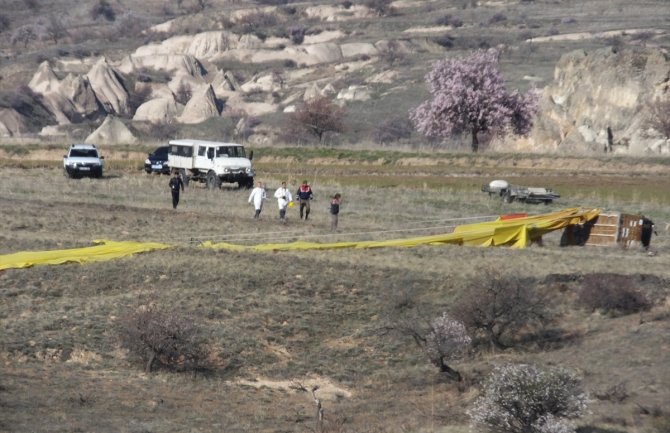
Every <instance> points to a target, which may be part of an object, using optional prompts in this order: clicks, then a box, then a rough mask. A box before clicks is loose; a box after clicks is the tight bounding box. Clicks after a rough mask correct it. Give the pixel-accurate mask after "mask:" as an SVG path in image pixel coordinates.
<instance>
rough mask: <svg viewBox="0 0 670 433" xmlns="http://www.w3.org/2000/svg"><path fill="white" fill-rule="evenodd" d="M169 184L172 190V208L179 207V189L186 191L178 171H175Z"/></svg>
mask: <svg viewBox="0 0 670 433" xmlns="http://www.w3.org/2000/svg"><path fill="white" fill-rule="evenodd" d="M168 185H169V186H170V192H172V209H177V205H178V204H179V189H180V188H181V190H182V191H184V181H182V180H181V176H179V173H178V172H176V171H175V172H174V174H173V175H172V178H171V179H170V182H169V183H168Z"/></svg>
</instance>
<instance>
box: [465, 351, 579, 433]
mask: <svg viewBox="0 0 670 433" xmlns="http://www.w3.org/2000/svg"><path fill="white" fill-rule="evenodd" d="M586 402H587V395H586V393H585V392H584V391H583V390H582V388H581V380H580V378H579V377H578V376H577V375H575V374H574V373H573V372H571V371H569V370H566V369H563V368H559V367H553V368H549V369H540V368H538V367H536V366H533V365H527V364H519V365H507V366H502V367H496V368H495V369H494V370H493V371H492V372H491V374H490V376H489V377H488V379H487V380H486V382H485V384H484V388H483V395H482V396H481V397H479V398H478V399H477V400H475V403H474V405H473V407H472V408H471V409H470V410H469V411H468V415H469V416H470V419H471V421H472V423H473V424H474V426H475V427H479V428H481V429H483V430H485V431H488V432H495V433H519V432H524V433H568V432H574V431H575V427H574V425H573V424H572V422H571V421H570V419H572V418H577V417H579V416H581V415H582V414H583V413H584V411H585V410H586Z"/></svg>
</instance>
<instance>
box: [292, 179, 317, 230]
mask: <svg viewBox="0 0 670 433" xmlns="http://www.w3.org/2000/svg"><path fill="white" fill-rule="evenodd" d="M295 195H296V197H298V204H300V219H302V216H303V212H304V214H305V220H307V219H309V207H310V206H309V202H310V201H312V198H314V194H313V193H312V187H311V186H309V184H308V183H307V181H306V180H303V181H302V185H300V186H299V187H298V192H296V194H295Z"/></svg>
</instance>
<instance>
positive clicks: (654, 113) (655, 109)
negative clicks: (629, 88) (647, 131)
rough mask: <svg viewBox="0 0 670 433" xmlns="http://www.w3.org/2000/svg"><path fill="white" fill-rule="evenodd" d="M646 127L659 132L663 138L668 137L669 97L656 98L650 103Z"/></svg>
mask: <svg viewBox="0 0 670 433" xmlns="http://www.w3.org/2000/svg"><path fill="white" fill-rule="evenodd" d="M647 127H649V128H652V129H655V130H656V131H658V132H660V133H661V135H663V136H664V137H665V138H670V99H666V100H660V99H658V100H656V101H654V102H652V103H651V104H650V106H649V119H648V120H647Z"/></svg>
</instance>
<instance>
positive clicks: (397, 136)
mask: <svg viewBox="0 0 670 433" xmlns="http://www.w3.org/2000/svg"><path fill="white" fill-rule="evenodd" d="M413 130H414V127H413V126H412V122H410V120H409V119H408V118H407V117H396V118H393V119H388V120H383V121H382V122H380V123H379V124H378V125H377V126H376V127H375V129H374V131H373V133H372V138H373V140H374V141H375V143H379V144H390V143H393V142H398V141H400V140H402V139H407V138H410V137H411V136H412V131H413Z"/></svg>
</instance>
